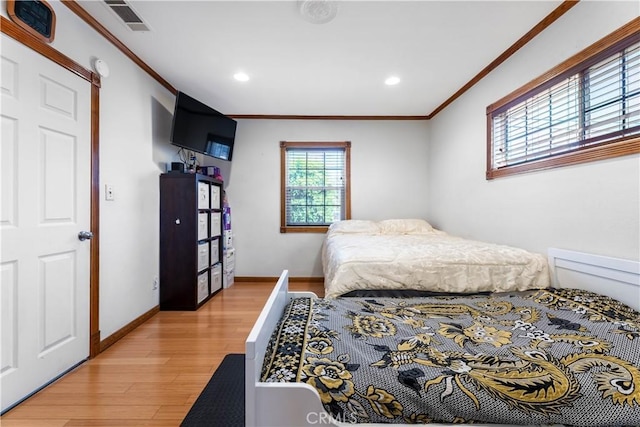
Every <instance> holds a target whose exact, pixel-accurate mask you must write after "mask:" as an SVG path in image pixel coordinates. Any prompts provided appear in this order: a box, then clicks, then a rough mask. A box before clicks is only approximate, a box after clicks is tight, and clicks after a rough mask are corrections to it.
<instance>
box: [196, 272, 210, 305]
mask: <svg viewBox="0 0 640 427" xmlns="http://www.w3.org/2000/svg"><path fill="white" fill-rule="evenodd" d="M208 296H209V272H208V271H205V272H204V273H202V274H200V275H198V303H201V302H202V301H203V300H204V299H205V298H206V297H208Z"/></svg>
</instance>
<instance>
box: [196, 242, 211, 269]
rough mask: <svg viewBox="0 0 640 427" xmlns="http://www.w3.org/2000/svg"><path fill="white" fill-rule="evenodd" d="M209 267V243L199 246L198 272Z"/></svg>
mask: <svg viewBox="0 0 640 427" xmlns="http://www.w3.org/2000/svg"><path fill="white" fill-rule="evenodd" d="M207 267H209V242H206V243H201V244H199V245H198V271H200V270H204V269H205V268H207Z"/></svg>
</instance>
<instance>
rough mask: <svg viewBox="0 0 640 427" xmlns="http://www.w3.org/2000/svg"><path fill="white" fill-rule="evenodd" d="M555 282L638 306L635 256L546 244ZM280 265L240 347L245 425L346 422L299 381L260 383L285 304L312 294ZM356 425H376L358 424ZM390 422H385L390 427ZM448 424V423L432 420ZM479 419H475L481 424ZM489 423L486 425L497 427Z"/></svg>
mask: <svg viewBox="0 0 640 427" xmlns="http://www.w3.org/2000/svg"><path fill="white" fill-rule="evenodd" d="M548 256H549V267H550V269H551V283H552V286H554V287H558V288H561V287H565V288H578V289H585V290H590V291H594V292H598V293H601V294H604V295H608V296H611V297H613V298H616V299H618V300H620V301H623V302H624V303H626V304H627V305H629V306H631V307H633V308H634V309H636V310H639V311H640V261H630V260H623V259H617V258H610V257H604V256H599V255H592V254H586V253H582V252H574V251H568V250H563V249H555V248H551V249H549V251H548ZM288 284H289V272H288V270H284V271H283V272H282V275H281V276H280V278H279V280H278V282H277V284H276V286H275V288H274V289H273V292H272V293H271V295H270V296H269V299H268V300H267V303H266V304H265V306H264V308H263V309H262V312H261V313H260V316H259V317H258V319H257V320H256V323H255V325H254V327H253V329H252V330H251V333H250V334H249V336H248V338H247V341H246V349H245V353H246V356H245V358H246V359H245V360H246V361H245V364H246V366H245V369H246V370H245V408H246V409H245V411H246V419H245V425H246V426H247V427H268V426H273V427H287V426H291V427H303V426H319V425H320V426H323V425H325V426H348V425H350V424H351V423H349V419H346V420H336V419H334V418H332V417H331V416H330V415H329V414H328V413H327V412H326V411H325V410H324V407H323V406H322V404H321V402H320V396H319V394H318V393H317V391H316V390H315V389H314V388H313V387H311V386H310V385H308V384H303V383H265V382H260V375H261V371H262V362H263V359H264V355H265V353H266V349H267V344H268V342H269V340H270V339H271V334H272V332H273V331H274V330H275V327H276V324H277V323H278V321H279V320H280V318H281V316H282V313H283V312H284V308H285V306H286V305H287V303H288V302H289V301H290V300H291V299H293V298H299V297H311V298H317V296H316V295H315V294H314V293H312V292H289V291H288ZM358 425H359V426H361V427H364V426H373V425H378V424H358ZM389 425H390V424H384V426H389ZM431 425H432V426H449V424H431ZM481 425H482V424H474V426H476V427H477V426H481ZM496 426H498V424H491V425H490V426H489V425H487V427H496Z"/></svg>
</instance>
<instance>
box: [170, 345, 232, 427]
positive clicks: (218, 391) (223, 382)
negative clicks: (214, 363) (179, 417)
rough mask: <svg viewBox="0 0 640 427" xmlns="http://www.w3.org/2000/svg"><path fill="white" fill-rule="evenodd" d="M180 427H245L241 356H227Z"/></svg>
mask: <svg viewBox="0 0 640 427" xmlns="http://www.w3.org/2000/svg"><path fill="white" fill-rule="evenodd" d="M180 425H181V426H182V427H196V426H197V427H209V426H221V427H222V426H224V427H236V426H237V427H244V354H227V355H226V356H225V357H224V359H222V363H221V364H220V366H218V369H216V371H215V372H214V373H213V376H212V377H211V379H210V380H209V383H207V385H206V386H205V388H204V390H202V393H200V396H198V399H197V400H196V401H195V403H194V404H193V406H192V407H191V409H190V410H189V413H188V414H187V416H186V417H185V418H184V420H183V421H182V424H180Z"/></svg>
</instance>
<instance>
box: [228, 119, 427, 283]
mask: <svg viewBox="0 0 640 427" xmlns="http://www.w3.org/2000/svg"><path fill="white" fill-rule="evenodd" d="M280 141H351V214H352V218H353V219H383V218H426V212H427V168H426V164H427V150H428V141H427V123H426V122H425V121H324V120H239V121H238V131H237V135H236V143H235V148H234V154H233V156H234V157H233V161H232V162H231V173H230V176H229V177H228V178H227V177H225V179H227V181H228V183H227V196H228V199H229V203H230V205H231V218H232V219H231V225H232V228H233V233H234V238H235V242H234V247H235V248H236V276H267V277H274V276H278V275H280V273H281V272H282V270H283V269H288V270H289V271H290V274H291V276H293V277H320V276H322V265H321V260H320V249H321V246H322V240H323V238H324V234H316V233H286V234H281V233H280Z"/></svg>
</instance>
